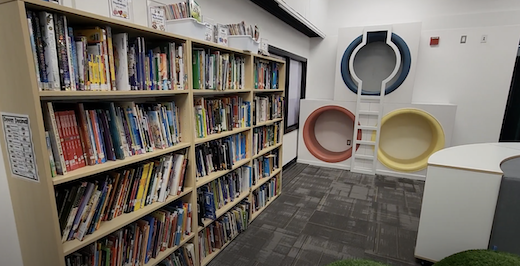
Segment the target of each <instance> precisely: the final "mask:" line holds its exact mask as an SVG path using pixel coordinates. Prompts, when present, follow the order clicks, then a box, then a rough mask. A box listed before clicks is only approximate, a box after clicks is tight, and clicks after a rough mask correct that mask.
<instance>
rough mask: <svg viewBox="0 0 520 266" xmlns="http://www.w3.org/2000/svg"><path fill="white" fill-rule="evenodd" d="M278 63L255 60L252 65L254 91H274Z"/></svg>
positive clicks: (276, 86) (277, 87) (276, 81)
mask: <svg viewBox="0 0 520 266" xmlns="http://www.w3.org/2000/svg"><path fill="white" fill-rule="evenodd" d="M278 77H279V74H278V63H275V62H269V61H265V60H257V61H256V62H255V65H254V79H255V89H258V90H276V89H279V88H280V86H279V85H278Z"/></svg>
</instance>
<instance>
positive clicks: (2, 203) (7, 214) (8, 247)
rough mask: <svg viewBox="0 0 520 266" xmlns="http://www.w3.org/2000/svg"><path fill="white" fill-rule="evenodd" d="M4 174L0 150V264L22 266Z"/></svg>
mask: <svg viewBox="0 0 520 266" xmlns="http://www.w3.org/2000/svg"><path fill="white" fill-rule="evenodd" d="M5 173H6V169H5V165H4V158H3V155H2V151H1V150H0V258H1V262H0V264H1V265H13V266H22V265H23V262H22V252H21V250H20V243H19V242H18V235H17V233H16V232H17V230H16V224H15V220H14V212H13V207H12V202H11V194H10V193H9V188H8V186H7V176H6V174H5Z"/></svg>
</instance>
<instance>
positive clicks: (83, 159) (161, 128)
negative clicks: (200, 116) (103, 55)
mask: <svg viewBox="0 0 520 266" xmlns="http://www.w3.org/2000/svg"><path fill="white" fill-rule="evenodd" d="M43 109H44V110H43V111H44V122H45V129H46V130H47V131H48V135H49V144H50V151H51V153H52V154H53V156H52V158H51V159H54V160H55V162H52V161H51V172H57V173H58V174H61V175H63V174H66V173H67V172H69V171H73V170H76V169H78V168H81V167H84V166H86V165H95V164H102V163H105V162H106V161H115V160H116V159H119V160H122V159H125V158H126V157H131V156H134V155H138V154H143V153H146V152H151V151H154V150H157V149H164V148H167V147H171V146H174V145H176V144H178V143H180V141H181V128H180V121H179V120H180V113H179V108H178V107H177V106H176V105H175V102H173V101H172V102H167V103H145V104H136V103H134V102H118V103H114V102H110V103H85V104H84V103H78V104H69V103H52V102H47V103H46V104H45V105H44V106H43ZM53 167H55V168H56V169H54V168H53Z"/></svg>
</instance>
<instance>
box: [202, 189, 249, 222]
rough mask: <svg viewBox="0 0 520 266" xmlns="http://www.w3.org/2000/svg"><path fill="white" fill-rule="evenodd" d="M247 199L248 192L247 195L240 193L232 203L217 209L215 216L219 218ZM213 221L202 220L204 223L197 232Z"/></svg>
mask: <svg viewBox="0 0 520 266" xmlns="http://www.w3.org/2000/svg"><path fill="white" fill-rule="evenodd" d="M247 197H249V191H248V192H247V193H246V192H243V193H241V194H240V196H239V197H238V198H235V199H233V201H231V202H228V203H227V204H226V205H224V206H222V208H220V209H218V210H217V212H216V213H215V216H216V217H217V219H218V218H220V216H222V215H224V214H225V213H226V212H228V211H230V210H231V209H233V207H235V206H236V205H237V204H238V203H239V202H241V201H242V200H243V199H245V198H247ZM214 221H215V220H211V219H202V223H204V226H199V229H198V230H197V231H198V232H200V231H201V230H202V229H203V228H205V227H207V226H208V225H210V224H211V223H213V222H214Z"/></svg>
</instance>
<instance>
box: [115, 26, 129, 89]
mask: <svg viewBox="0 0 520 266" xmlns="http://www.w3.org/2000/svg"><path fill="white" fill-rule="evenodd" d="M113 45H114V52H113V53H114V68H115V77H116V88H117V90H120V91H129V90H130V89H131V87H130V82H129V76H128V74H129V72H128V70H129V68H130V65H129V62H128V33H119V34H115V35H114V38H113Z"/></svg>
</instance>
